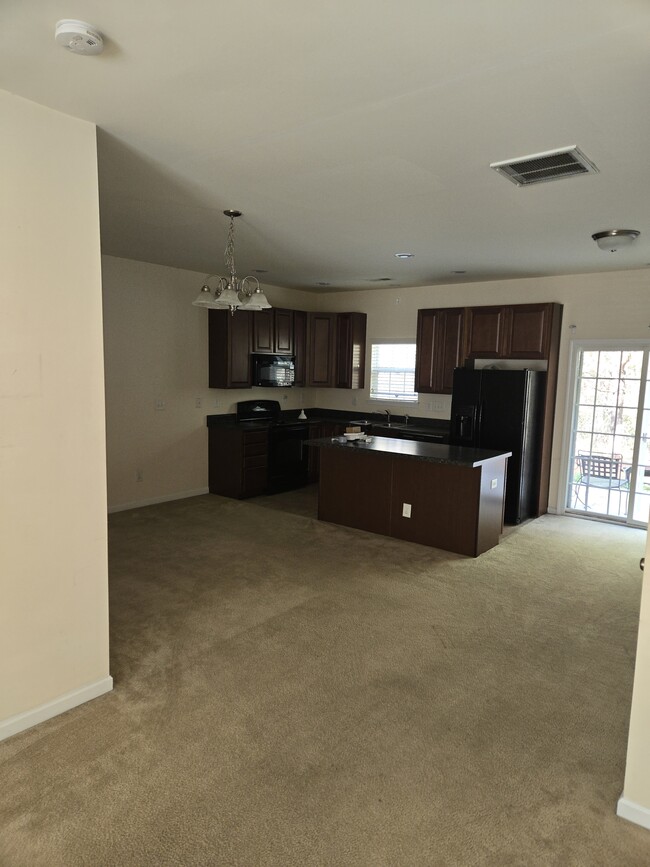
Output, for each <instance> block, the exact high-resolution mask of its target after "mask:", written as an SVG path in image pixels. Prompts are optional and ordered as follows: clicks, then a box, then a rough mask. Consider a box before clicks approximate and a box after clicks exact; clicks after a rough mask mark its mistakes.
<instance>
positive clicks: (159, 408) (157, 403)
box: [154, 397, 165, 412]
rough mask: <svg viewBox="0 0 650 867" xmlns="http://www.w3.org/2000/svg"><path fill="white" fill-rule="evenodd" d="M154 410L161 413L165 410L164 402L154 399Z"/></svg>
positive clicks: (160, 399)
mask: <svg viewBox="0 0 650 867" xmlns="http://www.w3.org/2000/svg"><path fill="white" fill-rule="evenodd" d="M154 408H155V409H156V410H157V411H158V412H161V411H162V410H163V409H164V408H165V401H164V400H163V399H162V398H160V397H158V398H156V400H155V402H154Z"/></svg>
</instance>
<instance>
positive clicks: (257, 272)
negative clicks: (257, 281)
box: [253, 268, 269, 274]
mask: <svg viewBox="0 0 650 867" xmlns="http://www.w3.org/2000/svg"><path fill="white" fill-rule="evenodd" d="M268 273H269V272H268V271H266V270H265V269H264V268H253V274H268Z"/></svg>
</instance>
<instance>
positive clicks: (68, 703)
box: [0, 676, 113, 741]
mask: <svg viewBox="0 0 650 867" xmlns="http://www.w3.org/2000/svg"><path fill="white" fill-rule="evenodd" d="M112 689H113V678H112V677H110V676H109V677H105V678H103V680H97V681H95V683H89V684H88V685H87V686H82V687H81V688H80V689H74V690H73V691H72V692H67V693H66V694H65V695H60V696H59V697H58V698H55V699H53V700H52V701H48V702H46V704H42V705H40V706H39V707H35V708H33V710H28V711H26V712H25V713H19V714H16V716H10V717H8V718H7V719H4V720H0V741H3V740H5V739H6V738H10V737H12V736H13V735H17V734H18V733H19V732H24V731H25V729H30V728H31V727H32V726H35V725H38V724H39V723H42V722H45V720H47V719H51V718H52V717H53V716H58V715H59V714H60V713H65V711H67V710H72V708H73V707H78V706H79V705H80V704H85V703H86V702H87V701H90V700H91V699H93V698H98V696H100V695H104V693H106V692H110V691H111V690H112Z"/></svg>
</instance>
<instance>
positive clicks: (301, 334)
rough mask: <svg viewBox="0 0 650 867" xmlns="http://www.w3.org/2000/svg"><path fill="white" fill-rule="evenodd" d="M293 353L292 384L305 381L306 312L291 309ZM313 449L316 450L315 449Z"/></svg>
mask: <svg viewBox="0 0 650 867" xmlns="http://www.w3.org/2000/svg"><path fill="white" fill-rule="evenodd" d="M293 354H294V356H295V360H294V372H295V378H294V381H293V384H294V385H306V383H307V314H306V313H305V312H304V311H302V310H294V311H293ZM314 451H317V450H316V449H315V450H314Z"/></svg>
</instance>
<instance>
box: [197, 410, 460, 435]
mask: <svg viewBox="0 0 650 867" xmlns="http://www.w3.org/2000/svg"><path fill="white" fill-rule="evenodd" d="M299 412H300V410H297V409H293V410H292V409H289V410H283V411H282V412H281V413H280V420H281V421H282V422H283V423H285V424H286V423H288V422H301V423H302V424H309V425H316V424H322V423H324V422H326V423H327V422H329V423H332V424H345V425H353V424H362V425H372V426H373V427H377V426H379V427H381V428H382V429H384V430H390V427H388V425H387V424H386V416H385V415H384V414H383V413H377V412H370V413H359V412H358V411H355V410H351V411H348V410H340V409H322V408H319V407H306V408H305V413H306V414H307V419H306V420H304V419H299V418H298V413H299ZM393 419H394V421H393V424H392V425H391V427H394V428H395V430H396V431H397V430H399V431H400V433H404V434H407V433H408V434H412V435H418V434H422V435H425V436H426V435H428V436H442V437H447V436H448V435H449V420H448V419H443V418H441V419H428V418H415V417H412V416H411V417H410V418H409V422H408V424H405V423H404V416H400V415H397V414H395V415H394V416H393ZM206 424H207V426H208V427H215V426H217V425H219V426H221V425H225V426H227V427H234V426H237V427H241V425H240V424H238V423H237V416H236V415H235V413H221V414H214V415H209V416H207V417H206ZM266 427H268V423H264V422H246V428H247V429H248V430H252V429H254V428H257V429H263V428H266Z"/></svg>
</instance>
